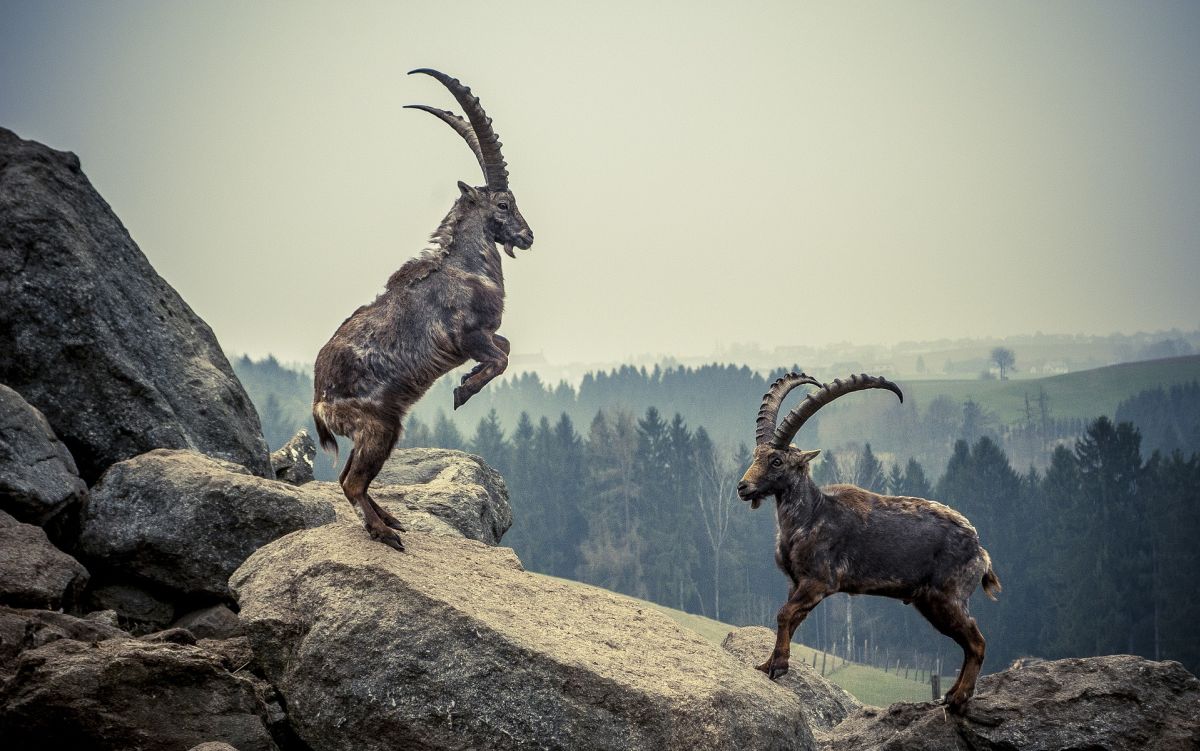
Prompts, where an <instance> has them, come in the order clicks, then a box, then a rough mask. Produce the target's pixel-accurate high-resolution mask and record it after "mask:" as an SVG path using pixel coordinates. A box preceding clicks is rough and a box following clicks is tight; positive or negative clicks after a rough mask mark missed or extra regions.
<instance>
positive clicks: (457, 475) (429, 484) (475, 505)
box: [371, 448, 513, 545]
mask: <svg viewBox="0 0 1200 751" xmlns="http://www.w3.org/2000/svg"><path fill="white" fill-rule="evenodd" d="M384 486H387V490H388V493H389V494H390V495H391V496H392V497H396V496H400V498H401V499H402V503H403V504H404V505H405V506H406V507H408V508H409V509H411V510H414V511H417V510H419V511H425V512H427V513H430V514H433V515H434V516H436V517H439V518H441V519H444V520H445V521H446V522H447V523H449V524H450V525H451V526H452V527H454V528H455V529H457V530H459V531H461V532H462V533H463V535H464V536H466V537H469V538H471V539H472V540H480V541H481V542H486V543H488V544H489V545H497V544H499V542H500V538H502V537H503V536H504V533H505V532H507V531H508V528H509V527H511V526H512V521H513V520H512V507H511V506H509V505H508V487H507V486H506V485H505V484H504V478H503V477H501V476H500V473H499V472H497V471H496V470H494V469H492V468H491V467H489V466H488V465H487V463H486V462H484V461H483V459H481V458H480V457H478V456H475V455H474V454H467V453H465V452H462V451H453V450H451V449H421V448H417V449H399V450H396V451H393V452H392V455H391V456H390V457H389V458H388V460H387V463H385V464H384V465H383V469H381V470H380V472H379V476H378V477H376V478H375V482H374V483H373V484H372V486H371V487H372V488H373V489H374V488H382V487H384ZM376 500H378V499H376Z"/></svg>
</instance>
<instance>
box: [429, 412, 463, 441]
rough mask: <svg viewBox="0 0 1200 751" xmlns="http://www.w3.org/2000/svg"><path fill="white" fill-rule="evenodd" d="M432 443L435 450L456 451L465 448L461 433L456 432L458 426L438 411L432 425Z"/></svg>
mask: <svg viewBox="0 0 1200 751" xmlns="http://www.w3.org/2000/svg"><path fill="white" fill-rule="evenodd" d="M432 443H433V445H434V447H436V448H443V449H455V450H456V451H462V450H463V449H464V448H466V442H465V441H464V440H463V437H462V433H460V432H458V426H457V425H455V424H454V421H453V420H451V419H450V418H449V417H447V416H446V413H445V412H444V411H442V410H440V409H439V410H438V413H437V421H436V422H434V424H433V441H432Z"/></svg>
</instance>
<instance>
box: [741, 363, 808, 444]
mask: <svg viewBox="0 0 1200 751" xmlns="http://www.w3.org/2000/svg"><path fill="white" fill-rule="evenodd" d="M803 384H808V385H810V386H823V385H824V384H823V383H821V382H820V381H818V380H817V379H816V378H813V377H812V376H808V375H805V374H804V373H787V374H785V375H781V376H780V377H779V378H776V379H775V382H774V383H772V384H771V387H770V388H769V389H767V393H765V394H763V398H762V406H761V407H759V408H758V420H757V422H756V424H755V428H754V443H755V444H759V443H766V442H767V441H769V440H770V439H771V436H772V435H774V433H775V420H777V419H778V418H779V405H781V404H783V400H784V398H786V397H787V395H788V393H789V392H790V391H791V390H792V389H794V388H796V387H797V386H800V385H803Z"/></svg>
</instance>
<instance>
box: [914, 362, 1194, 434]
mask: <svg viewBox="0 0 1200 751" xmlns="http://www.w3.org/2000/svg"><path fill="white" fill-rule="evenodd" d="M1192 381H1200V355H1188V356H1186V357H1169V358H1165V359H1162V360H1145V361H1142V362H1127V363H1121V364H1119V365H1109V366H1107V367H1103V368H1094V369H1092V370H1081V371H1079V372H1076V373H1064V374H1063V375H1056V376H1048V377H1044V378H1019V379H1012V380H1008V381H985V380H980V379H973V380H947V381H939V380H920V381H918V380H912V381H904V382H903V384H902V385H903V386H904V391H905V394H906V395H907V396H911V397H913V398H915V399H916V400H917V401H918V402H919V403H924V404H928V403H929V402H930V401H932V400H933V399H934V398H936V397H937V396H939V395H943V396H947V397H949V398H951V399H953V400H955V401H959V402H961V401H966V400H967V399H973V400H975V401H976V402H978V403H979V404H980V405H981V406H983V407H986V408H987V409H990V410H991V411H992V412H994V413H995V414H996V417H997V418H998V419H999V420H1000V422H1002V423H1009V424H1011V423H1018V422H1021V421H1022V420H1023V419H1024V418H1025V396H1026V395H1028V396H1029V398H1030V400H1031V402H1034V408H1035V409H1036V406H1037V405H1036V401H1037V398H1038V393H1039V390H1041V389H1045V392H1046V396H1047V397H1048V398H1049V402H1050V407H1051V409H1052V410H1053V412H1054V415H1055V416H1056V417H1070V418H1080V419H1085V420H1086V419H1091V418H1095V417H1099V416H1100V415H1109V416H1112V415H1113V414H1115V413H1116V411H1117V405H1119V404H1120V403H1121V402H1122V401H1123V400H1125V399H1128V398H1130V397H1132V396H1135V395H1136V394H1138V392H1141V391H1144V390H1146V389H1152V388H1155V387H1157V386H1171V385H1173V384H1179V383H1190V382H1192Z"/></svg>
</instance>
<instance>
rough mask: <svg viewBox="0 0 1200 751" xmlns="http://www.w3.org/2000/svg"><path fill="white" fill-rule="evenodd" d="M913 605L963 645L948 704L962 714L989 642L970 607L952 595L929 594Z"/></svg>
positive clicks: (947, 694)
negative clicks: (937, 596) (938, 595)
mask: <svg viewBox="0 0 1200 751" xmlns="http://www.w3.org/2000/svg"><path fill="white" fill-rule="evenodd" d="M913 604H914V605H915V606H916V608H917V610H918V611H920V613H921V615H923V616H925V619H926V620H927V621H929V622H930V623H932V624H933V627H934V628H936V629H937V630H938V631H941V632H942V633H943V634H945V635H946V636H949V637H950V638H951V639H953V640H954V641H955V643H956V644H958V646H960V647H962V651H963V664H962V668H961V669H960V670H959V671H958V680H956V681H955V682H954V685H953V686H952V687H951V688H950V690H949V691H947V692H946V704H947V705H948V706H949V708H950V711H952V712H956V713H960V712H962V711H963V708H964V707H965V706H966V704H967V701H968V700H969V699H970V698H971V696H972V695H973V694H974V693H975V681H976V679H978V678H979V670H980V668H981V667H982V666H983V657H984V652H985V650H986V647H987V643H986V642H985V641H984V638H983V634H982V633H981V632H980V631H979V626H977V625H976V624H975V619H974V618H972V617H971V614H970V612H969V611H968V610H967V604H966V602H965V601H958V600H955V599H954V598H952V597H947V598H944V599H943V598H935V597H928V598H922V599H919V600H917V601H916V602H914V603H913Z"/></svg>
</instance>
